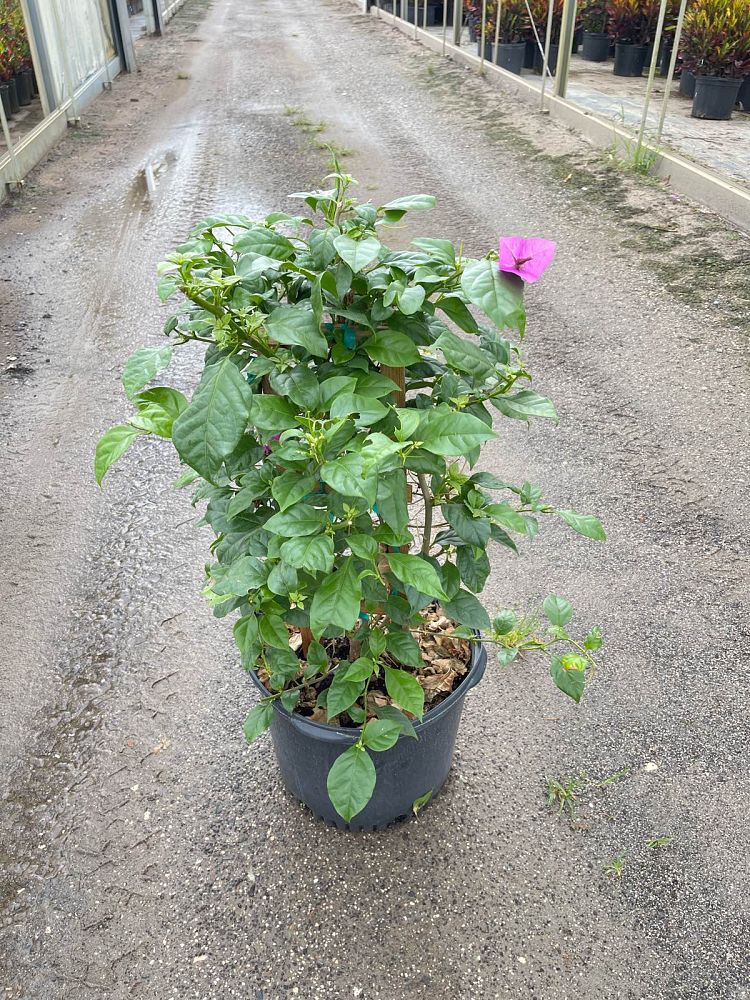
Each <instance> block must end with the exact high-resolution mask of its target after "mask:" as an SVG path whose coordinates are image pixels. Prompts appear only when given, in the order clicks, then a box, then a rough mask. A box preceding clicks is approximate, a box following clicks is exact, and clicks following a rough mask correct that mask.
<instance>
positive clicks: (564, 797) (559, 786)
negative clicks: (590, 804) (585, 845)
mask: <svg viewBox="0 0 750 1000" xmlns="http://www.w3.org/2000/svg"><path fill="white" fill-rule="evenodd" d="M585 782H586V775H585V774H581V775H572V776H570V777H567V778H547V779H546V790H547V806H548V807H549V808H550V809H555V810H556V811H557V815H558V816H561V815H562V814H563V813H564V812H567V814H568V815H569V816H570V818H571V819H575V815H576V806H577V803H578V795H577V794H576V793H577V792H578V791H579V790H580V789H582V788H583V786H584V785H585Z"/></svg>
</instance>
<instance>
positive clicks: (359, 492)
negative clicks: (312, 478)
mask: <svg viewBox="0 0 750 1000" xmlns="http://www.w3.org/2000/svg"><path fill="white" fill-rule="evenodd" d="M362 471H363V466H362V456H361V455H356V454H349V455H344V456H343V457H342V458H337V459H336V461H335V462H326V464H325V465H323V466H321V469H320V478H321V480H322V482H324V483H326V484H327V485H328V486H330V487H331V488H332V489H334V490H336V492H337V493H340V494H341V495H342V496H345V497H362V499H363V500H366V501H367V503H368V505H369V506H370V507H372V505H373V504H374V503H375V498H376V496H377V490H378V480H377V476H376V475H375V474H374V473H372V472H371V473H370V474H369V475H368V476H367V477H363V475H362Z"/></svg>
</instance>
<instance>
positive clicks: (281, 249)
mask: <svg viewBox="0 0 750 1000" xmlns="http://www.w3.org/2000/svg"><path fill="white" fill-rule="evenodd" d="M233 249H234V250H235V251H236V252H237V253H240V254H243V253H255V254H260V255H261V256H263V257H271V258H272V259H273V260H291V258H292V257H293V256H294V244H293V243H291V242H290V241H289V240H288V239H287V238H286V236H282V235H281V233H277V232H276V231H275V230H274V229H266V228H265V227H258V228H257V229H248V230H247V231H246V232H244V233H243V234H242V236H239V237H238V238H237V239H236V240H235V241H234V245H233Z"/></svg>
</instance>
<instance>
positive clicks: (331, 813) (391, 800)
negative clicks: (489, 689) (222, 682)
mask: <svg viewBox="0 0 750 1000" xmlns="http://www.w3.org/2000/svg"><path fill="white" fill-rule="evenodd" d="M486 666H487V651H486V649H485V648H484V646H482V645H481V644H480V643H472V647H471V662H470V664H469V669H468V671H467V673H466V675H465V677H464V678H463V680H462V681H461V683H460V684H459V686H458V687H457V688H456V689H455V690H454V691H452V692H451V694H449V695H448V697H447V698H446V699H445V701H442V702H440V704H439V705H437V706H436V707H435V708H433V709H432V710H431V711H429V712H427V713H426V714H425V716H424V718H423V720H422V722H415V723H414V729H415V731H416V733H417V737H418V738H417V739H416V740H415V739H413V738H412V737H411V736H401V737H400V738H399V740H398V741H397V742H396V743H395V744H394V745H393V746H392V747H391V748H390V750H384V751H382V752H379V753H373V754H372V755H371V756H372V760H373V763H374V764H375V770H376V773H377V781H376V783H375V791H374V792H373V796H372V798H371V799H370V801H369V802H368V803H367V805H366V806H365V808H364V809H363V810H362V811H361V812H359V813H357V815H356V816H354V817H353V818H352V819H351V821H350V822H349V823H346V822H344V820H343V819H342V818H341V817H340V816H339V814H338V813H337V812H336V810H335V809H334V808H333V805H332V803H331V800H330V799H329V797H328V791H327V788H326V781H327V779H328V772H329V771H330V769H331V766H332V765H333V762H334V761H335V760H336V758H337V757H339V756H340V755H341V754H342V753H343V752H344V750H346V749H348V747H350V746H352V745H353V744H354V743H356V742H357V739H358V738H359V734H360V730H359V729H340V728H337V727H336V726H328V725H326V724H324V723H321V722H312V721H311V720H310V719H306V718H305V717H304V716H302V715H295V714H291V715H290V713H289V712H287V711H286V709H285V708H284V707H283V706H282V705H281V704H280V702H279V701H275V702H274V706H273V707H274V716H273V722H272V723H271V737H272V739H273V746H274V750H275V752H276V759H277V760H278V763H279V770H280V771H281V777H282V780H283V782H284V784H285V785H286V787H287V788H288V789H289V791H290V792H291V793H292V795H294V797H295V798H297V799H299V800H300V801H301V802H303V803H304V804H305V805H306V806H307V807H308V808H309V809H311V810H312V812H314V813H315V815H316V816H318V817H320V819H323V820H325V821H326V822H328V823H333V824H335V825H336V826H338V827H339V828H341V829H349V830H379V829H381V828H382V827H385V826H388V825H389V824H390V823H393V822H395V821H396V820H399V819H405V818H406V817H408V816H411V815H412V805H413V804H414V802H415V801H416V800H417V799H418V798H420V796H423V795H425V794H426V793H427V792H431V793H432V797H434V796H435V795H437V793H438V791H439V790H440V789H441V788H442V787H443V785H444V784H445V780H446V778H447V777H448V772H449V771H450V767H451V762H452V760H453V751H454V748H455V744H456V733H457V732H458V725H459V723H460V721H461V712H462V710H463V705H464V698H465V697H466V695H467V694H468V692H469V691H470V690H471V689H472V688H473V687H474V685H475V684H478V683H479V681H480V680H481V679H482V677H483V675H484V671H485V668H486ZM251 676H252V678H253V681H254V682H255V685H256V687H257V688H258V689H259V690H260V692H261V693H262V694H264V695H267V694H268V691H267V690H266V689H265V688H264V687H263V685H262V684H261V682H260V680H259V679H258V678H257V677H256V676H255V674H251Z"/></svg>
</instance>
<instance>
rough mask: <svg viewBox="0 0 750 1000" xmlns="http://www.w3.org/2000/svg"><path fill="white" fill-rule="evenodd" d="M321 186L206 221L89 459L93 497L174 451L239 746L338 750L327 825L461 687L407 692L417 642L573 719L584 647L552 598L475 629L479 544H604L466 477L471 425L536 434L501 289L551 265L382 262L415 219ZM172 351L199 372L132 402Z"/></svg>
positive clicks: (171, 277)
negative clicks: (225, 643) (160, 341)
mask: <svg viewBox="0 0 750 1000" xmlns="http://www.w3.org/2000/svg"><path fill="white" fill-rule="evenodd" d="M327 180H328V181H329V183H330V186H329V187H327V188H326V189H325V190H318V191H311V192H304V193H300V194H297V195H293V196H292V197H294V198H296V199H298V200H299V201H300V202H301V203H302V204H303V205H304V209H303V211H302V213H301V214H296V215H290V214H287V213H285V212H276V213H274V214H272V215H269V216H267V217H266V218H265V219H263V220H262V221H260V222H256V221H253V220H251V219H248V218H245V217H244V216H240V215H226V216H219V217H213V218H209V219H205V220H204V221H203V222H201V223H200V225H198V226H197V227H196V228H195V229H194V231H193V232H192V234H191V237H190V239H189V240H188V241H187V242H186V243H184V244H183V245H182V246H180V247H178V248H177V250H176V251H175V252H174V253H172V254H170V255H169V257H168V258H167V260H166V262H165V263H163V264H162V265H161V266H160V275H161V277H160V281H159V286H158V291H159V295H160V297H161V299H162V300H163V301H166V300H167V299H170V298H171V297H172V296H174V295H179V296H180V297H181V298H182V302H181V304H180V306H179V308H178V310H177V312H176V313H175V314H174V315H172V316H171V317H170V319H169V320H168V321H167V323H166V326H165V331H164V332H165V334H166V335H167V337H168V338H169V341H170V343H169V344H168V345H165V346H163V347H155V348H146V349H143V350H139V351H137V352H136V353H135V354H134V355H133V356H132V357H131V358H130V360H129V361H128V362H127V365H126V367H125V370H124V373H123V383H124V387H125V390H126V393H127V395H128V397H129V399H130V401H131V403H132V404H133V407H134V412H133V414H132V416H131V417H130V418H129V420H128V421H127V423H124V424H121V425H119V426H117V427H113V428H112V429H111V430H109V431H107V433H106V434H104V436H103V437H102V438H101V440H100V441H99V443H98V445H97V449H96V460H95V471H96V477H97V480H98V481H99V482H100V483H101V481H102V478H103V477H104V475H105V473H106V471H107V469H108V468H109V467H110V465H111V464H112V463H113V462H115V461H116V460H117V459H118V458H120V457H121V456H122V455H123V454H124V453H125V451H126V450H127V449H128V448H129V447H130V445H131V444H133V442H135V441H137V440H138V439H139V438H140V437H142V436H144V435H148V434H153V435H157V436H158V437H162V438H167V439H170V440H171V441H172V443H173V444H174V447H175V448H176V450H177V453H178V455H179V457H180V459H181V461H182V462H183V463H184V465H185V466H186V471H185V473H184V475H182V476H181V477H180V479H179V480H178V484H179V485H180V486H185V485H188V484H191V483H195V484H197V489H196V491H195V493H194V502H195V503H197V502H200V501H203V502H205V503H206V510H205V522H207V523H208V525H210V527H211V528H212V529H213V533H214V535H215V540H214V541H213V543H212V544H211V560H210V562H209V563H208V565H207V566H206V571H205V572H206V586H205V594H206V596H207V598H208V600H209V601H210V603H211V605H212V607H213V611H214V614H215V615H217V616H218V617H224V616H228V615H231V614H234V615H236V621H235V623H234V637H235V639H236V642H237V645H238V647H239V652H240V656H241V661H242V664H243V666H244V667H245V668H246V669H247V670H250V671H254V672H255V673H256V676H257V677H258V678H260V680H261V681H262V683H263V684H264V686H265V689H266V691H267V695H266V696H265V697H263V698H262V699H261V701H260V702H259V703H258V704H256V705H255V707H254V708H252V710H251V711H250V713H249V715H248V717H247V721H246V723H245V734H246V736H247V739H248V740H249V741H252V740H253V739H255V738H256V737H257V736H258V735H259V734H260V733H262V732H263V731H264V730H265V729H266V728H267V727H268V726H269V725H270V723H271V721H272V718H273V714H274V710H275V706H276V708H277V709H278V710H283V711H286V712H290V713H294V712H298V713H301V714H303V715H306V716H308V717H312V718H314V719H316V720H320V721H323V722H328V723H330V724H334V725H340V726H344V727H353V728H354V729H356V730H357V731H358V739H357V741H356V743H355V744H354V745H353V746H351V747H350V748H349V749H347V750H346V751H345V752H344V753H343V754H342V755H341V757H339V758H338V759H337V761H336V763H335V764H334V766H333V768H332V769H331V772H330V774H329V776H328V790H329V794H330V797H331V800H332V802H333V804H334V806H335V807H336V809H337V811H338V812H339V813H340V815H341V816H342V817H343V818H344V819H345V820H347V821H348V820H349V819H351V817H352V816H353V815H355V814H356V813H357V812H359V811H360V810H361V809H362V808H364V806H365V805H366V803H367V801H368V800H369V798H370V796H371V794H372V790H373V788H374V784H375V767H374V765H373V761H372V758H371V756H370V752H378V751H384V750H387V749H389V748H390V747H391V746H393V744H394V743H395V742H396V741H397V740H398V739H399V738H400V737H401V736H406V735H411V736H413V735H414V734H415V729H414V721H415V720H421V719H422V717H423V715H424V713H425V711H426V710H429V708H430V707H431V706H432V705H434V704H435V703H436V700H435V699H436V698H437V699H439V698H444V697H447V696H448V695H449V694H450V690H449V688H450V686H451V684H453V683H455V685H458V684H460V683H461V679H462V678H461V674H462V671H461V670H460V669H458V670H454V671H453V680H452V681H451V684H449V685H447V688H448V689H446V685H445V684H443V685H434V684H432V685H430V684H429V683H427V680H426V674H425V665H426V664H428V665H429V658H428V657H427V655H426V650H427V649H428V648H429V647H430V645H431V644H432V646H434V636H435V629H436V628H437V629H439V630H440V631H441V639H442V638H445V639H446V640H447V641H448V642H449V643H451V644H452V645H451V646H450V655H451V656H452V657H453V660H454V661H455V660H456V658H457V657H458V658H459V659H460V658H461V657H463V659H464V660H465V661H466V660H468V659H469V652H468V651H469V650H470V646H471V644H472V643H474V642H479V641H482V640H485V641H488V642H490V643H492V644H494V645H495V646H496V648H497V650H498V654H499V658H500V660H501V662H503V663H506V664H507V663H510V662H511V661H512V660H513V659H514V658H515V657H516V656H517V655H518V653H519V652H522V651H524V650H531V649H534V650H539V651H541V652H542V653H545V654H547V656H548V658H549V665H550V671H551V675H552V679H553V681H554V683H555V684H556V685H557V686H558V687H559V688H560V689H561V690H562V691H564V692H565V693H566V694H567V695H569V696H570V697H571V698H573V699H574V700H575V701H576V702H577V701H578V700H579V699H580V697H581V694H582V692H583V689H584V685H585V683H586V679H587V676H588V675H589V674H590V672H591V669H592V667H593V660H592V658H591V653H592V651H595V650H597V649H598V648H599V646H600V645H601V636H600V633H599V630H598V629H596V628H595V629H592V630H591V631H589V632H588V634H586V635H581V636H580V637H579V639H575V638H573V636H572V635H571V634H570V632H569V630H568V623H569V621H570V619H571V616H572V608H571V606H570V604H569V603H568V602H567V601H566V600H564V599H562V598H560V597H557V596H554V595H552V596H549V597H548V598H547V599H546V600H545V601H544V605H543V610H544V615H545V616H546V619H547V622H548V625H547V626H546V627H543V626H542V625H541V624H540V621H539V620H538V619H535V618H531V617H526V616H523V617H521V616H518V615H517V614H515V613H514V612H512V611H508V610H503V611H500V612H499V613H498V614H496V615H495V616H494V618H492V619H491V618H490V616H489V614H488V612H487V610H486V609H485V607H484V606H483V605H482V603H481V601H480V600H479V597H478V596H477V595H478V594H480V593H481V591H482V590H483V588H484V585H485V582H486V580H487V578H488V576H489V573H490V558H489V553H488V548H489V546H490V543H494V545H496V546H498V547H499V550H500V551H504V552H505V553H506V554H508V555H515V554H516V553H517V551H518V550H517V546H518V544H519V542H520V541H521V540H522V539H527V540H528V539H533V538H534V536H535V535H536V533H537V529H538V525H539V521H540V518H541V517H544V516H548V515H552V516H556V517H559V518H562V520H563V521H564V522H565V523H566V524H567V525H569V526H570V527H571V528H572V529H573V530H574V531H576V532H578V533H579V534H581V535H584V536H586V537H588V538H594V539H603V538H604V533H603V531H602V527H601V525H600V523H599V521H598V520H597V519H596V518H594V517H591V516H586V515H582V514H579V513H577V512H576V511H574V510H570V509H562V510H561V509H557V508H556V507H554V506H553V505H552V504H550V503H548V502H547V501H545V500H544V499H543V497H542V491H541V489H539V487H537V486H533V485H532V484H531V483H528V482H521V483H516V482H506V481H505V480H504V479H500V478H498V477H497V476H496V475H494V474H492V473H490V472H487V471H476V470H475V468H474V467H475V466H476V464H477V462H478V460H479V458H480V454H481V448H482V445H483V444H484V443H485V442H487V441H489V440H490V439H492V438H495V437H497V433H496V432H495V431H494V430H493V426H492V425H493V411H494V413H495V414H496V415H498V416H499V417H502V418H505V419H508V420H516V421H528V420H530V419H532V418H536V417H541V418H546V419H548V420H555V419H556V414H555V410H554V407H553V405H552V403H551V402H550V400H549V399H547V398H545V397H544V396H542V395H540V394H539V393H537V392H535V391H534V389H532V388H531V375H530V373H529V371H528V369H527V367H526V365H525V364H524V361H523V359H522V356H521V351H520V341H521V340H522V338H523V335H524V330H525V324H526V317H525V312H524V305H523V294H522V289H523V283H524V281H534V280H536V278H537V277H539V275H540V274H541V272H542V271H543V270H544V268H545V267H546V266H547V265H548V264H549V262H550V261H551V259H552V255H553V253H554V244H550V243H548V242H547V241H544V240H523V239H520V238H517V237H514V238H507V239H504V240H502V241H501V245H500V252H499V254H498V253H497V252H491V253H488V254H487V256H486V257H484V258H482V259H479V260H477V259H474V258H469V257H465V256H464V255H463V253H462V251H461V249H460V247H459V248H456V246H454V244H453V243H452V242H450V241H449V240H446V239H432V238H430V239H427V238H424V239H414V240H412V242H411V246H410V248H409V249H407V250H392V249H389V248H388V246H386V244H385V243H384V242H383V238H382V236H383V232H384V230H386V229H387V228H388V227H389V226H393V225H394V224H396V223H399V222H400V221H401V220H402V218H403V217H404V215H405V214H406V212H407V211H412V210H420V209H428V208H431V207H432V206H433V204H434V199H433V198H431V197H429V196H427V195H416V196H413V197H405V198H399V199H397V200H395V201H391V202H388V203H387V204H385V205H382V206H380V207H376V206H375V205H373V204H360V203H358V202H357V201H356V200H355V199H354V198H353V197H351V195H350V189H351V185H352V183H353V182H352V179H351V178H350V177H348V176H347V175H345V174H343V173H342V172H341V171H340V169H339V168H338V167H337V168H336V170H335V172H334V173H333V174H332V175H330V176H329V177H328V178H327ZM194 344H200V345H205V361H204V367H203V370H202V375H201V377H200V381H199V383H198V385H197V387H196V388H195V391H194V392H193V394H192V398H191V399H190V400H188V399H187V398H186V397H185V396H184V395H183V394H182V393H181V392H179V391H178V390H177V389H175V388H172V387H170V386H150V387H149V385H150V383H152V381H153V380H154V379H155V377H156V375H157V374H158V373H159V371H161V370H162V369H164V368H165V367H166V366H167V365H168V364H169V362H170V359H171V357H172V353H173V349H174V347H175V346H178V345H194ZM446 655H448V654H446ZM430 669H431V670H433V671H434V670H438V669H440V668H439V667H434V665H433V666H432V667H430ZM426 691H427V706H426V702H425V696H426ZM279 703H280V706H279Z"/></svg>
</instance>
